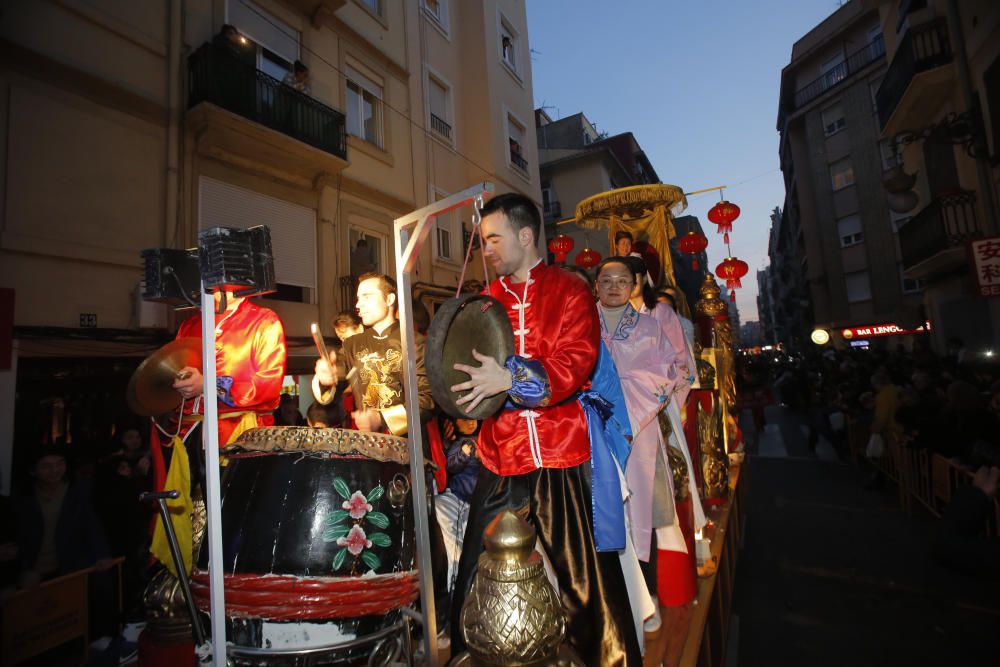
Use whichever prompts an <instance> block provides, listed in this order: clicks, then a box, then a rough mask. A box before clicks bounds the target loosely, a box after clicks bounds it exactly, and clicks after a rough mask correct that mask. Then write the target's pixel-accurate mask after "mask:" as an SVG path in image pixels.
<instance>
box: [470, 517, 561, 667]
mask: <svg viewBox="0 0 1000 667" xmlns="http://www.w3.org/2000/svg"><path fill="white" fill-rule="evenodd" d="M484 542H485V545H486V551H485V552H484V553H483V554H482V555H481V556H480V557H479V571H478V573H477V574H476V578H475V581H474V582H473V584H472V590H471V591H470V592H469V595H468V597H467V598H466V600H465V604H464V605H463V606H462V614H461V630H462V636H463V637H464V639H465V643H466V645H467V647H468V653H467V654H464V655H462V656H460V657H459V658H457V659H456V661H455V662H454V663H453V664H455V665H497V666H500V665H503V666H508V665H509V666H512V665H574V664H580V663H579V662H578V661H576V660H575V659H574V658H573V656H572V653H571V652H570V651H569V649H568V647H564V646H562V644H563V639H564V638H565V635H566V615H565V612H563V609H562V605H561V604H560V602H559V597H558V596H557V595H556V592H555V591H554V590H553V589H552V586H551V585H550V584H549V581H548V579H547V578H546V576H545V570H544V567H543V565H542V559H541V557H540V556H539V554H538V552H537V551H535V530H534V528H532V527H531V526H530V525H528V523H527V522H526V521H524V520H523V519H521V518H519V517H518V516H517V515H516V514H514V513H513V512H511V511H510V510H505V511H504V512H502V513H501V514H500V515H499V516H497V517H496V518H495V519H494V520H493V521H492V522H491V523H490V525H489V526H488V527H487V528H486V532H485V539H484Z"/></svg>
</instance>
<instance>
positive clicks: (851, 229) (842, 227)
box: [837, 213, 865, 248]
mask: <svg viewBox="0 0 1000 667" xmlns="http://www.w3.org/2000/svg"><path fill="white" fill-rule="evenodd" d="M837 234H838V235H839V236H840V247H841V248H848V247H850V246H852V245H857V244H859V243H861V242H862V241H864V240H865V233H864V231H863V230H862V229H861V216H860V215H858V214H856V213H855V214H854V215H848V216H846V217H843V218H841V219H840V220H838V221H837Z"/></svg>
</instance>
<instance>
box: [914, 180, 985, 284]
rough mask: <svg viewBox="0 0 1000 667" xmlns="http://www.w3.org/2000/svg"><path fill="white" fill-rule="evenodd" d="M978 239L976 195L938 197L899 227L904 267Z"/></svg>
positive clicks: (957, 192)
mask: <svg viewBox="0 0 1000 667" xmlns="http://www.w3.org/2000/svg"><path fill="white" fill-rule="evenodd" d="M979 236H982V228H981V227H980V226H979V222H978V220H977V219H976V193H975V192H971V191H967V190H957V191H955V192H951V193H947V194H942V195H939V196H937V197H935V198H934V200H933V201H932V202H931V203H930V204H928V205H927V206H925V207H924V208H923V210H921V211H920V212H919V213H917V214H916V215H915V216H913V217H912V218H910V219H909V220H907V221H906V223H905V224H903V225H902V226H901V227H900V228H899V248H900V251H901V252H902V255H903V268H906V269H909V268H911V267H914V266H916V265H917V264H919V263H920V262H923V261H924V260H926V259H929V258H931V257H933V256H934V255H936V254H937V253H939V252H941V251H943V250H947V249H949V248H956V247H960V246H963V245H964V244H965V243H967V242H968V241H970V240H972V239H975V238H977V237H979Z"/></svg>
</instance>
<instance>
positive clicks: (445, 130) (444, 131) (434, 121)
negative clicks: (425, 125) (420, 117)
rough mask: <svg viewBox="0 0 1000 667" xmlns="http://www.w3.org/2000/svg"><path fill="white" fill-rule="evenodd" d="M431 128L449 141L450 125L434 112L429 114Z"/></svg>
mask: <svg viewBox="0 0 1000 667" xmlns="http://www.w3.org/2000/svg"><path fill="white" fill-rule="evenodd" d="M431 129H432V130H434V131H435V132H437V133H438V134H440V135H441V136H442V137H444V138H445V139H447V140H448V141H451V125H449V124H448V123H446V122H444V121H443V120H442V119H440V118H438V117H437V116H435V115H434V114H431Z"/></svg>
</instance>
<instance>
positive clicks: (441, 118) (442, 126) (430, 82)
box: [427, 75, 451, 141]
mask: <svg viewBox="0 0 1000 667" xmlns="http://www.w3.org/2000/svg"><path fill="white" fill-rule="evenodd" d="M427 97H428V101H429V105H430V111H431V130H433V131H434V132H435V133H436V134H437V135H438V136H440V137H443V138H445V139H447V140H448V141H451V123H449V122H448V121H449V120H450V119H451V114H450V113H449V104H448V86H446V85H444V84H443V83H441V82H440V81H438V80H437V79H436V78H435V77H433V76H430V75H428V77H427Z"/></svg>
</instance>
